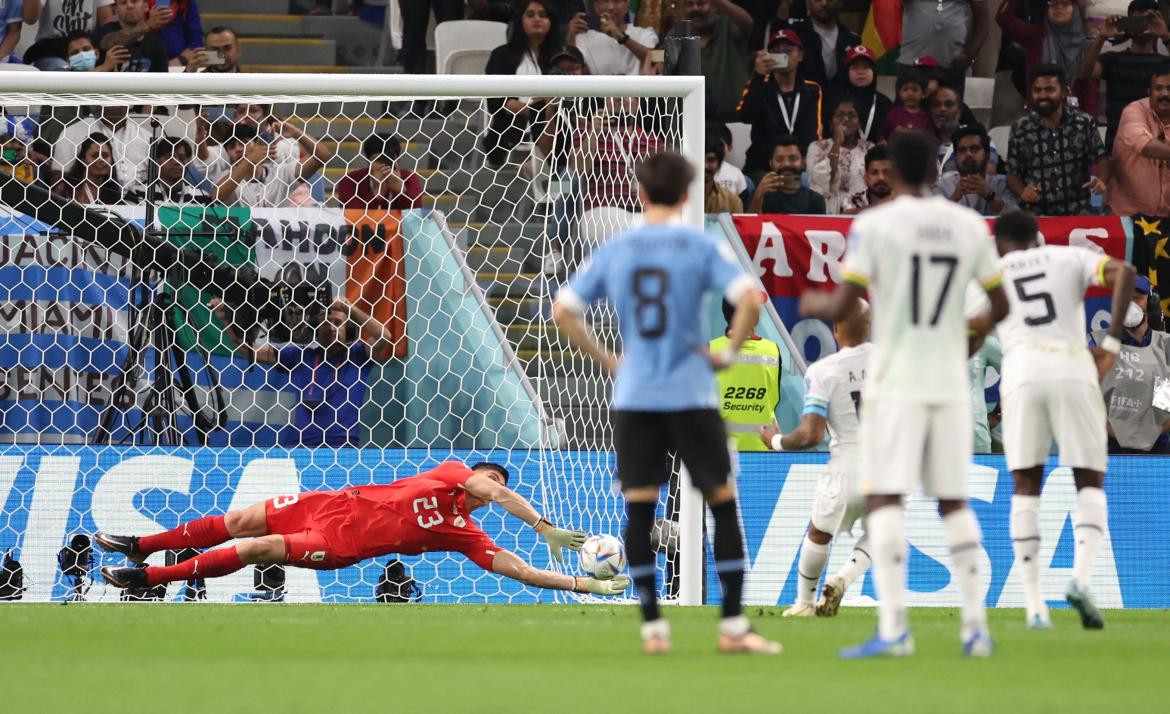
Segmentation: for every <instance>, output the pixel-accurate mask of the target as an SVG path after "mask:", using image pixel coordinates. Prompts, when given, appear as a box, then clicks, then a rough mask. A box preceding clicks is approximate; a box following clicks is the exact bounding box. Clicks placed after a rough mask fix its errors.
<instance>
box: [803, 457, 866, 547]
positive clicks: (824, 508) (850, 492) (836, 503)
mask: <svg viewBox="0 0 1170 714" xmlns="http://www.w3.org/2000/svg"><path fill="white" fill-rule="evenodd" d="M856 473H857V472H856V469H855V467H849V468H848V469H845V468H841V467H839V466H834V465H833V464H832V463H830V464H829V465H828V466H827V467H826V468H825V470H824V472H823V473H822V474H821V476H820V478H819V479H817V495H816V498H815V499H814V500H813V511H812V524H813V528H816V529H817V530H818V531H820V532H822V533H828V534H829V535H837V534H839V533H849V532H851V531H852V530H853V524H854V523H857V521H858V520H859V519H860V518H862V517H863V516H864V515H865V499H864V498H862V497H861V494H859V493H857V489H856V488H855V484H854V482H855V480H856V478H857V476H856Z"/></svg>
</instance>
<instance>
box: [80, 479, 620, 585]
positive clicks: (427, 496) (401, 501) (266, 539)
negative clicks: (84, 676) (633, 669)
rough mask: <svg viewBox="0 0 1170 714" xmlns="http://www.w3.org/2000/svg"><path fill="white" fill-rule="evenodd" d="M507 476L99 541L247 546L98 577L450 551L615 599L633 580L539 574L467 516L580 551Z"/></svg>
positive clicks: (302, 499)
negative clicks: (488, 518)
mask: <svg viewBox="0 0 1170 714" xmlns="http://www.w3.org/2000/svg"><path fill="white" fill-rule="evenodd" d="M508 476H509V474H508V470H507V469H506V468H504V467H503V466H499V465H498V464H491V463H480V464H475V465H474V466H472V467H471V468H468V467H467V466H465V465H464V464H462V463H459V462H456V461H449V462H447V463H444V464H442V465H440V466H438V467H436V468H434V469H431V470H430V471H425V472H423V473H421V474H419V475H417V476H411V477H408V478H403V479H399V480H397V481H395V482H393V483H390V484H385V485H370V486H354V487H351V488H346V489H342V490H340V491H309V492H307V493H299V494H296V495H292V496H281V497H278V498H273V499H269V500H267V501H264V502H262V503H255V504H253V505H251V506H248V507H247V508H243V509H240V510H236V511H228V512H227V513H226V514H224V515H222V516H206V517H204V518H200V519H197V520H194V521H190V522H189V523H184V524H183V525H181V526H179V527H178V528H175V529H174V530H169V531H166V532H165V533H159V534H157V535H151V536H142V537H135V536H115V535H109V534H106V533H97V534H95V535H94V540H96V541H97V542H98V544H99V545H101V547H102V548H104V549H106V550H108V551H113V552H118V553H123V554H125V555H126V557H127V558H129V559H130V560H131V561H134V562H136V563H141V562H142V561H144V560H145V559H146V557H147V556H148V555H150V554H151V553H154V552H157V551H160V550H172V549H181V548H209V547H211V546H216V545H219V544H221V543H224V542H226V541H228V540H231V539H233V538H247V539H248V540H245V541H242V542H240V543H237V544H236V545H234V546H231V547H229V548H218V549H216V550H210V551H207V552H205V553H201V554H200V555H198V556H196V557H194V558H190V559H188V560H185V561H183V562H181V563H178V564H176V565H170V566H166V567H158V566H149V567H146V568H114V567H109V566H107V567H104V568H102V571H101V572H102V577H103V578H105V580H106V582H108V583H109V584H111V585H113V586H114V587H117V588H141V587H153V586H155V585H160V584H162V583H169V582H172V581H175V580H188V579H190V578H196V577H201V578H214V577H219V576H222V575H227V574H229V573H234V572H235V571H237V570H239V569H240V568H243V567H244V566H245V565H273V564H282V565H295V566H297V567H301V568H311V569H313V570H332V569H334V568H344V567H346V566H349V565H353V564H354V563H357V562H359V561H362V560H365V559H366V558H373V557H376V556H379V555H386V554H388V553H401V554H403V555H417V554H419V553H424V552H434V551H454V552H458V553H462V554H463V555H465V556H467V557H468V558H469V559H470V560H471V561H472V562H473V563H475V564H476V565H478V566H479V567H481V568H483V569H484V570H488V571H491V572H493V573H498V574H500V575H504V576H507V577H509V578H513V579H515V580H519V581H520V582H522V583H524V584H525V585H533V586H536V587H541V588H550V589H553V590H572V591H574V592H582V593H584V592H588V593H593V594H595V595H618V594H620V593H621V592H622V591H624V590H625V589H626V586H627V585H628V584H629V579H628V578H626V577H625V576H618V577H616V578H614V579H613V580H598V579H596V578H592V577H574V576H572V575H563V574H561V573H554V572H552V571H549V570H541V569H539V568H534V567H532V566H531V565H529V564H528V563H526V562H524V561H523V560H521V559H520V558H519V557H517V556H516V555H514V554H512V553H509V552H508V551H506V550H504V549H502V548H499V547H497V546H496V544H495V543H493V542H492V539H491V538H489V537H488V535H487V533H484V532H483V530H481V529H480V527H479V526H477V525H476V524H475V522H474V521H472V520H471V512H472V511H474V510H475V509H477V508H479V507H481V506H485V505H487V504H489V503H498V504H499V505H500V506H501V507H503V509H504V510H506V511H507V512H508V513H511V514H512V515H513V516H516V517H517V518H519V519H520V520H522V521H524V522H525V523H526V524H528V525H530V526H532V528H533V529H534V530H535V531H536V532H537V533H538V534H540V536H541V537H542V538H544V539H545V541H547V542H548V546H549V549H550V550H551V551H552V554H553V557H554V558H556V559H557V561H558V562H563V556H562V553H561V549H562V548H569V549H570V550H580V549H581V545H582V544H583V543H584V542H585V534H584V533H582V532H580V531H569V530H564V529H562V528H557V527H556V526H554V525H553V524H552V523H549V521H548V520H547V519H546V518H544V517H543V516H541V515H540V514H539V513H537V512H536V509H534V508H533V507H532V504H530V503H529V502H528V501H527V500H525V499H524V498H523V497H522V496H520V495H519V494H517V493H516V492H515V491H513V490H511V489H510V488H508V487H507V483H508Z"/></svg>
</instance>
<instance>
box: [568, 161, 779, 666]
mask: <svg viewBox="0 0 1170 714" xmlns="http://www.w3.org/2000/svg"><path fill="white" fill-rule="evenodd" d="M637 176H638V183H639V193H640V196H641V199H642V204H643V205H644V206H645V207H646V212H645V214H644V217H645V225H644V226H642V227H639V228H635V229H632V230H630V231H627V232H625V233H623V234H622V235H620V236H618V237H616V238H614V239H612V240H610V241H609V242H608V243H606V244H605V245H603V246H601V247H600V248H598V249H597V250H596V251H594V253H593V257H592V258H591V259H590V261H589V262H588V264H586V265H585V266H583V267H582V268H581V270H580V271H578V272H577V274H576V275H574V276H573V277H572V278H571V279H570V280H569V283H568V285H566V286H564V287H562V288H561V290H560V292H559V293H558V295H557V301H556V304H555V305H554V306H553V320H555V321H556V323H557V325H558V326H559V327H560V328H561V330H563V331H564V332H565V335H566V336H567V337H568V338H569V340H570V341H571V342H573V343H574V344H576V345H577V346H579V347H580V348H581V349H583V350H584V351H585V352H586V353H588V354H589V355H590V356H591V357H593V358H594V359H595V360H597V361H598V362H600V363H601V364H602V365H603V366H604V367H605V368H606V369H608V370H609V371H610V372H612V373H616V375H617V376H616V377H615V379H614V390H613V428H614V450H615V451H616V452H617V472H618V473H617V475H618V479H619V480H620V481H621V485H622V492H623V493H624V494H625V497H626V512H627V516H628V519H627V525H626V536H625V537H626V553H627V555H628V557H629V562H630V576H631V578H633V580H634V582H635V583H636V584H637V586H638V597H639V599H640V600H641V603H642V617H643V620H644V623H643V625H642V651H644V652H647V653H650V654H657V653H664V652H668V651H669V650H670V647H671V642H670V626H669V624H668V623H667V622H666V620H665V619H663V618H662V616H661V614H660V613H659V610H658V599H657V594H656V592H655V586H656V583H655V569H654V551H653V550H652V549H651V545H650V530H651V527H652V526H653V524H654V513H655V511H656V508H657V503H658V495H659V492H660V490H661V487H662V484H664V483H666V481H667V480H668V479H669V478H670V473H671V466H670V464H671V462H670V456H669V454H670V452H674V453H677V454H678V456H679V457H680V458H681V459H682V462H683V463H684V464H685V465H686V467H687V470H688V471H689V472H690V474H691V480H692V482H693V483H694V485H695V486H696V487H697V488H698V489H699V490H701V491H702V492H703V495H704V496H705V497H706V499H707V503H708V505H710V506H711V513H712V515H713V516H714V517H715V539H714V540H715V542H714V551H715V569H716V571H717V572H718V573H719V579H720V582H721V583H722V584H723V619H722V621H721V622H720V624H719V642H718V646H719V650H720V651H722V652H752V653H760V654H777V653H779V652H780V645H779V643H776V642H771V641H769V640H766V639H764V638H763V637H761V636H760V635H758V634H756V633H755V632H753V631H752V629H751V625H750V623H749V622H748V619H747V617H746V616H745V615H744V614H743V608H742V604H741V597H742V593H743V571H744V554H743V535H742V533H741V532H740V528H739V518H738V515H737V508H736V502H735V493H734V491H732V489H731V487H730V486H729V484H728V480H729V477H730V475H731V457H730V455H729V453H728V448H727V431H726V428H725V427H724V425H723V419H722V418H721V417H720V416H719V411H718V409H717V407H716V405H717V400H716V389H715V373H714V370H715V369H723V368H725V367H727V366H728V365H730V364H731V362H732V359H733V358H734V356H735V353H736V352H738V351H739V348H740V345H742V344H743V341H744V339H746V338H747V336H748V335H749V334H750V333H751V330H752V327H753V326H754V325H755V324H756V319H757V317H758V316H759V300H758V298H757V296H756V293H755V291H754V290H753V289H752V287H753V281H752V280H751V278H749V277H748V276H747V275H746V274H744V272H743V270H742V269H741V268H740V267H739V265H738V263H737V262H736V260H735V255H734V254H733V253H732V251H731V250H730V248H728V247H727V246H726V245H725V244H722V243H720V242H718V241H717V240H715V239H714V238H711V237H709V236H707V235H705V234H703V233H702V232H700V231H697V230H695V229H693V228H689V227H687V226H683V225H680V224H679V223H678V217H679V214H680V213H681V212H682V209H683V207H684V206H685V205H686V201H687V186H688V185H689V184H690V182H691V180H692V178H693V177H694V169H693V168H692V167H691V165H690V164H689V163H687V161H686V159H685V158H683V156H681V155H680V154H677V153H675V152H669V151H667V152H662V153H659V154H655V155H654V156H651V157H650V158H648V159H646V160H645V161H644V162H642V164H641V165H639V166H638V169H637ZM707 292H718V293H721V294H722V295H723V296H724V297H726V299H727V300H728V301H729V302H731V303H732V304H734V305H736V310H735V315H734V317H733V318H732V324H731V333H730V335H729V340H730V341H729V344H728V349H727V351H726V352H725V353H723V354H717V355H710V354H708V352H707V350H706V344H707V340H706V334H707V332H706V330H705V329H704V327H705V320H704V318H703V298H704V295H705V294H706V293H707ZM603 300H608V301H609V303H610V304H611V305H612V306H613V307H614V309H615V310H616V311H617V314H618V324H619V330H620V332H621V336H622V344H623V345H624V354H623V355H620V356H619V355H615V354H613V353H611V352H609V351H608V350H606V349H605V348H603V347H602V346H601V345H600V344H598V342H597V340H596V339H595V338H594V337H593V335H592V333H591V332H590V331H589V328H588V327H587V326H586V324H585V321H584V315H585V312H586V310H587V309H588V308H589V306H590V305H593V304H596V303H599V302H601V301H603Z"/></svg>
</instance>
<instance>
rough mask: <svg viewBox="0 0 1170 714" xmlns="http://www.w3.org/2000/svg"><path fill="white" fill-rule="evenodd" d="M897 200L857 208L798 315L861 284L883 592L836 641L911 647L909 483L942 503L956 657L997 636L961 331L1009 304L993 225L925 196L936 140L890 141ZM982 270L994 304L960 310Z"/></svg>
mask: <svg viewBox="0 0 1170 714" xmlns="http://www.w3.org/2000/svg"><path fill="white" fill-rule="evenodd" d="M890 154H891V159H892V163H893V169H894V179H895V187H896V189H895V190H896V192H897V194H898V198H897V199H895V200H894V201H891V202H890V203H885V204H882V205H881V206H878V207H877V208H873V209H870V210H868V211H866V212H864V213H862V214H861V215H859V216H858V217H857V218H856V219H855V220H854V221H853V225H852V228H851V235H850V241H849V248H848V252H847V254H846V256H845V265H844V268H843V270H842V277H843V278H844V282H843V283H842V284H841V285H839V286H837V289H836V290H835V291H834V292H832V293H829V292H809V293H806V294H805V295H804V296H802V298H801V306H800V307H801V313H802V314H804V315H818V316H821V317H827V318H830V319H837V318H839V317H841V316H842V315H844V314H847V313H848V311H849V310H850V309H852V308H853V305H854V304H855V303H856V301H857V299H858V298H860V297H861V296H862V295H863V294H864V293H865V291H866V290H868V291H869V296H870V302H871V303H872V305H873V314H874V317H873V324H874V329H873V342H874V349H873V353H872V355H871V356H870V363H869V368H868V369H867V370H866V372H867V376H866V383H865V389H864V391H863V393H862V409H861V445H860V446H861V448H860V459H861V461H860V473H861V491H862V492H863V493H865V494H866V513H867V515H866V521H867V522H866V527H867V532H868V534H869V540H870V546H871V550H870V554H871V555H872V556H873V578H874V586H875V588H876V589H877V594H878V631H877V633H876V634H875V635H874V636H873V637H872V638H871V639H869V640H867V641H866V642H864V643H862V644H860V645H858V646H856V647H849V648H846V649H844V650H842V651H841V656H842V657H844V658H846V659H855V658H861V657H875V656H880V655H893V656H905V655H909V654H912V653H913V651H914V640H913V638H912V637H911V636H910V630H909V624H908V622H907V617H906V607H905V594H906V593H905V590H906V564H907V560H908V559H909V553H908V546H907V543H906V535H905V522H904V521H905V515H904V507H903V498H904V497H905V496H906V495H909V494H910V493H911V492H912V491H913V490H914V489H915V487H916V486H918V485H919V484H921V485H922V488H923V490H924V491H925V492H926V494H927V495H928V496H930V497H932V498H935V499H937V500H938V507H939V513H940V515H942V517H943V523H944V525H945V526H946V533H947V544H948V545H949V546H950V551H951V559H952V561H953V563H952V567H951V577H952V578H953V579H954V580H955V581H956V582H957V583H958V585H959V589H960V590H961V591H962V594H963V601H962V625H961V628H960V638H961V640H962V642H963V653H964V654H965V655H969V656H988V655H990V654H991V652H992V649H993V645H992V642H991V635H990V633H989V632H988V629H987V613H986V611H985V609H984V606H983V597H982V595H983V593H982V588H981V587H980V578H979V568H978V564H979V555H980V551H981V547H982V546H981V539H982V534H981V532H980V529H979V522H978V520H976V518H975V513H974V512H973V511H972V510H971V509H970V508H969V507H968V505H967V483H966V476H967V466H968V463H969V462H970V459H971V435H972V426H971V392H970V385H969V383H968V374H967V357H968V354H969V353H970V350H971V344H970V340H969V337H971V336H974V337H976V338H979V337H982V336H983V335H986V334H987V333H988V332H990V331H991V330H992V328H994V326H995V323H997V322H999V321H1000V320H1001V319H1003V317H1004V316H1005V315H1006V314H1007V311H1008V301H1007V296H1006V295H1005V294H1004V291H1003V287H1002V285H1001V282H1000V275H999V267H998V266H997V264H996V255H995V250H994V247H993V244H992V240H991V236H990V234H989V231H988V230H987V223H986V222H985V221H984V219H983V218H982V217H981V216H979V214H977V213H975V212H974V211H972V210H970V209H969V208H965V207H963V206H959V205H957V204H955V203H951V202H950V201H947V200H946V199H945V198H939V197H930V196H929V191H928V187H929V185H930V182H931V178H932V174H933V171H934V169H933V168H932V167H933V166H934V165H935V164H934V147H933V144H932V143H931V142H930V140H929V139H928V138H926V137H925V136H924V135H922V134H918V133H902V134H899V135H898V136H897V137H896V138H895V139H894V140H893V141H891V142H890ZM972 280H978V281H979V283H980V284H981V285H982V286H983V288H984V290H985V291H986V292H987V296H988V299H989V300H990V310H989V311H988V312H984V313H981V314H979V315H977V316H975V317H974V318H972V319H970V320H965V318H964V315H963V309H964V297H965V295H964V293H965V288H966V286H967V283H969V282H970V281H972Z"/></svg>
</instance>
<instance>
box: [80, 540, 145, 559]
mask: <svg viewBox="0 0 1170 714" xmlns="http://www.w3.org/2000/svg"><path fill="white" fill-rule="evenodd" d="M93 539H94V540H96V541H97V544H98V545H100V546H101V547H102V550H105V551H108V552H110V553H121V554H123V555H125V556H126V558H127V559H128V560H129V561H130V562H131V563H141V562H143V561H145V560H146V554H145V553H143V552H142V551H141V550H139V549H138V538H137V536H117V535H110V534H109V533H101V532H99V533H94V534H93Z"/></svg>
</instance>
